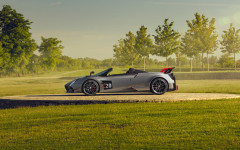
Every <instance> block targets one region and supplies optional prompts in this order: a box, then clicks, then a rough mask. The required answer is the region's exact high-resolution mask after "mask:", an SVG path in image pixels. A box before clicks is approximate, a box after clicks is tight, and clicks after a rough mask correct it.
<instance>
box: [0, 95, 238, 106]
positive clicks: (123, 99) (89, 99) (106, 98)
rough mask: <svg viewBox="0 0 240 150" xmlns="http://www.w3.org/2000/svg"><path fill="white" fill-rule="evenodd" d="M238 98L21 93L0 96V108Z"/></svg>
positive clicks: (235, 96) (221, 96)
mask: <svg viewBox="0 0 240 150" xmlns="http://www.w3.org/2000/svg"><path fill="white" fill-rule="evenodd" d="M230 98H240V95H238V94H221V93H173V92H172V93H171V92H168V93H165V94H164V95H153V94H151V93H111V94H110V93H108V94H98V95H96V96H85V95H83V94H79V93H77V94H76V93H73V94H61V95H59V94H58V95H56V94H54V95H23V96H6V97H0V109H5V108H15V107H20V106H40V105H45V106H48V105H81V104H107V103H136V102H156V103H161V102H175V101H191V100H217V99H230Z"/></svg>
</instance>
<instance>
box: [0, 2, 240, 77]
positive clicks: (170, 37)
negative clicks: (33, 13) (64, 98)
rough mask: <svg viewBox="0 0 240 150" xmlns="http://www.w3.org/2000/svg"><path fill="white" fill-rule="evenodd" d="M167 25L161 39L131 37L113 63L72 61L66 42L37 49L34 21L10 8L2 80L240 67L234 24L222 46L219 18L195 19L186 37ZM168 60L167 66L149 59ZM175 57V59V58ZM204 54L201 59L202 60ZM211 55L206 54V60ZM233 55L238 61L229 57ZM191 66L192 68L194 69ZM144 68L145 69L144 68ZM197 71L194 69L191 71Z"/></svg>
mask: <svg viewBox="0 0 240 150" xmlns="http://www.w3.org/2000/svg"><path fill="white" fill-rule="evenodd" d="M168 21H169V20H168V19H165V20H164V24H163V25H162V26H158V27H157V28H156V34H155V35H150V34H148V33H147V28H146V27H145V26H141V28H140V29H139V31H137V32H136V34H134V33H132V32H129V33H127V34H126V38H124V39H120V40H119V41H118V44H116V45H114V46H113V50H114V58H109V59H104V60H98V59H94V58H75V59H74V58H71V57H69V56H64V55H63V54H62V50H63V48H64V47H63V45H62V41H61V40H59V39H57V38H54V37H50V38H46V37H41V43H40V45H38V44H37V43H36V41H35V40H34V39H33V38H32V33H31V32H30V29H31V24H32V23H33V22H31V21H30V20H28V19H25V18H24V15H23V14H20V13H18V12H17V11H16V10H15V9H12V8H11V6H9V5H4V6H3V8H2V10H0V76H9V75H17V76H21V75H25V74H32V73H42V72H46V71H63V70H78V69H92V68H106V67H114V66H117V67H129V66H134V67H137V68H141V67H143V68H144V69H145V68H146V67H147V68H159V67H165V66H169V65H170V66H176V65H178V66H179V68H180V69H181V68H183V67H189V66H191V67H190V68H192V66H195V67H199V66H200V62H202V67H203V64H206V63H207V64H209V65H208V68H209V66H211V67H231V66H233V65H235V68H236V67H240V62H238V61H236V58H235V55H236V54H237V53H238V52H239V45H240V44H239V43H240V42H239V32H240V31H239V29H235V27H233V25H232V24H231V25H230V28H229V29H228V30H226V31H224V32H223V34H222V39H223V40H222V41H217V37H218V36H217V33H216V31H215V19H214V18H213V19H211V20H210V21H209V20H208V18H206V17H205V16H204V15H199V14H198V13H196V14H195V19H193V20H192V21H187V25H188V27H189V29H188V30H187V32H186V33H185V34H184V35H181V34H180V33H179V32H177V31H176V30H174V28H173V25H174V22H170V23H169V22H168ZM219 43H220V44H221V45H222V46H221V49H222V51H223V52H224V55H222V57H221V58H220V59H218V58H217V57H216V56H211V57H209V54H213V53H214V52H215V51H216V49H217V47H218V45H219ZM150 54H151V55H156V56H161V57H165V58H166V61H165V62H162V61H159V60H157V59H153V58H150V57H149V55H150ZM172 54H175V55H176V59H175V58H171V57H170V56H171V55H172ZM200 54H201V55H200ZM204 54H206V55H204ZM230 54H233V55H234V57H230ZM189 60H190V61H191V63H190V64H191V65H190V64H189ZM142 64H144V65H142ZM191 70H192V69H191Z"/></svg>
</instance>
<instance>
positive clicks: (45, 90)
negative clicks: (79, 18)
mask: <svg viewBox="0 0 240 150" xmlns="http://www.w3.org/2000/svg"><path fill="white" fill-rule="evenodd" d="M70 80H72V79H70V78H65V77H61V76H60V77H59V76H54V77H20V78H0V83H1V84H0V96H10V95H29V94H61V93H64V92H65V89H64V85H65V84H66V83H67V82H69V81H70ZM177 84H178V87H179V90H178V91H176V92H179V93H181V92H184V93H234V94H240V80H177Z"/></svg>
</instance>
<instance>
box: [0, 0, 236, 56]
mask: <svg viewBox="0 0 240 150" xmlns="http://www.w3.org/2000/svg"><path fill="white" fill-rule="evenodd" d="M3 5H11V7H12V8H13V9H16V10H17V12H19V13H22V14H23V15H24V16H25V18H26V19H29V20H30V21H32V22H33V23H32V24H31V28H32V29H31V32H32V37H33V39H35V40H36V42H37V44H40V43H41V36H43V37H45V38H49V37H56V38H58V39H59V40H61V41H62V45H63V46H64V47H65V48H64V49H63V55H67V56H70V57H73V58H79V57H91V58H97V59H105V58H112V57H113V45H114V44H117V42H118V40H119V39H121V38H125V35H126V33H128V32H129V31H132V32H133V33H136V31H137V30H139V28H140V27H141V25H144V26H146V27H147V28H148V33H149V34H151V35H153V34H155V29H156V28H157V26H159V25H162V24H163V21H164V19H165V18H169V20H170V21H174V29H175V30H177V31H178V32H180V33H181V34H183V33H184V32H185V31H186V30H187V29H188V27H187V24H186V20H192V19H194V14H195V13H196V12H198V13H200V14H204V15H205V16H206V17H208V18H209V19H211V18H216V31H217V32H218V34H219V39H221V34H222V31H223V30H227V28H228V27H229V24H230V23H233V25H234V26H235V27H236V28H240V0H0V7H1V8H2V6H3ZM217 55H218V56H220V55H221V53H220V50H218V52H217ZM239 56H240V55H239ZM153 58H155V57H153Z"/></svg>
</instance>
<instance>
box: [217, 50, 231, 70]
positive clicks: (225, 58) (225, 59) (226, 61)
mask: <svg viewBox="0 0 240 150" xmlns="http://www.w3.org/2000/svg"><path fill="white" fill-rule="evenodd" d="M233 60H234V59H233V58H232V57H230V54H229V53H225V54H223V55H222V56H221V57H220V58H219V60H218V64H219V65H220V67H222V68H224V67H233V66H234V62H233Z"/></svg>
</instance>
